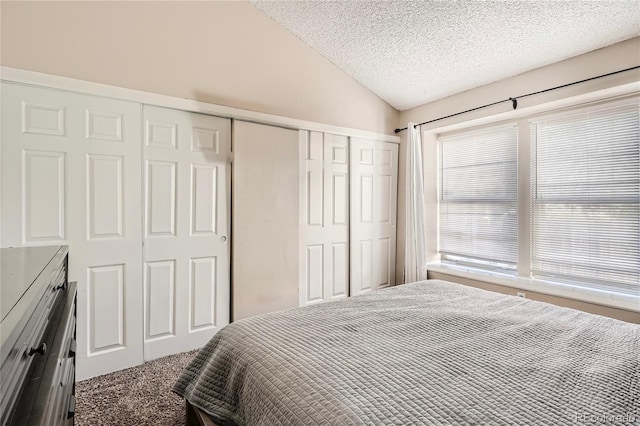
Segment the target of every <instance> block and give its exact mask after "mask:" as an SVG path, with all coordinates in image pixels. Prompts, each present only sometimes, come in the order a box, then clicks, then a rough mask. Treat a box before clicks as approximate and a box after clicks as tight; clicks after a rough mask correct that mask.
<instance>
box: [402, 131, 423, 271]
mask: <svg viewBox="0 0 640 426" xmlns="http://www.w3.org/2000/svg"><path fill="white" fill-rule="evenodd" d="M414 126H415V124H414V123H409V125H408V126H407V168H406V169H407V180H406V183H407V184H406V191H407V196H406V200H407V201H406V203H407V209H406V216H405V223H406V232H405V236H406V238H405V248H404V282H405V283H410V282H414V281H421V280H426V279H427V257H426V241H425V240H426V232H425V223H424V222H425V219H424V180H423V179H424V175H423V173H422V139H421V137H420V128H419V127H418V128H416V127H414Z"/></svg>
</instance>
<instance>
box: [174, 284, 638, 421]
mask: <svg viewBox="0 0 640 426" xmlns="http://www.w3.org/2000/svg"><path fill="white" fill-rule="evenodd" d="M174 392H176V393H177V394H179V395H181V396H182V397H184V398H185V399H186V400H187V402H188V405H190V406H192V407H190V408H191V409H192V410H193V407H195V410H196V411H197V412H198V413H206V414H207V415H208V416H209V419H208V420H211V421H213V422H214V423H215V424H218V425H221V426H222V425H378V424H385V425H407V424H420V425H488V424H492V425H493V424H495V425H524V424H529V425H543V424H544V425H569V424H572V425H573V424H603V423H612V424H613V423H615V424H629V425H632V424H638V423H640V325H636V324H630V323H625V322H622V321H617V320H614V319H610V318H605V317H600V316H596V315H591V314H587V313H584V312H580V311H576V310H572V309H566V308H560V307H557V306H554V305H550V304H546V303H541V302H535V301H531V300H527V299H523V298H518V297H513V296H507V295H502V294H498V293H493V292H488V291H484V290H480V289H476V288H472V287H467V286H463V285H459V284H454V283H449V282H446V281H440V280H428V281H422V282H417V283H412V284H405V285H401V286H397V287H393V288H388V289H383V290H379V291H376V292H373V293H370V294H366V295H362V296H357V297H353V298H348V299H342V300H338V301H335V302H329V303H323V304H318V305H312V306H307V307H304V308H298V309H291V310H287V311H282V312H276V313H271V314H266V315H261V316H257V317H253V318H248V319H244V320H240V321H236V322H234V323H232V324H230V325H228V326H227V327H225V328H223V329H222V330H221V331H220V332H219V333H218V334H216V335H215V336H214V338H213V339H212V340H211V341H210V342H209V343H208V344H207V345H206V346H205V347H204V348H203V349H202V350H200V352H199V353H198V354H197V355H196V357H195V359H194V360H193V361H192V363H191V364H190V365H189V366H188V367H187V368H186V369H185V370H184V372H183V373H182V375H181V377H180V378H179V379H178V381H177V383H176V384H175V386H174Z"/></svg>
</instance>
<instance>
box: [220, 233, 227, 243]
mask: <svg viewBox="0 0 640 426" xmlns="http://www.w3.org/2000/svg"><path fill="white" fill-rule="evenodd" d="M220 241H222V242H223V243H224V242H225V241H227V237H226V235H223V236H222V237H220Z"/></svg>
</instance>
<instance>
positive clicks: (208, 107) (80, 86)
mask: <svg viewBox="0 0 640 426" xmlns="http://www.w3.org/2000/svg"><path fill="white" fill-rule="evenodd" d="M0 75H2V80H3V81H10V82H14V83H23V84H30V85H37V86H44V87H48V88H52V89H60V90H69V91H72V92H80V93H82V94H87V95H94V96H102V97H106V98H115V99H120V100H127V101H133V102H138V103H141V104H147V105H155V106H162V107H167V108H174V109H180V110H183V111H189V112H199V113H203V114H209V115H216V116H220V117H227V118H235V119H238V120H245V121H250V122H254V123H259V124H270V125H276V126H281V127H286V128H291V129H294V130H298V129H306V130H314V131H318V132H328V133H334V134H337V135H344V136H352V137H358V138H363V139H373V140H379V141H385V142H392V143H397V144H399V143H400V137H399V136H393V135H386V134H384V133H376V132H368V131H364V130H358V129H352V128H349V127H341V126H332V125H329V124H323V123H316V122H313V121H306V120H298V119H295V118H289V117H283V116H280V115H274V114H265V113H262V112H255V111H249V110H245V109H240V108H232V107H227V106H223V105H216V104H210V103H207V102H200V101H194V100H191V99H184V98H176V97H173V96H166V95H159V94H156V93H149V92H143V91H140V90H134V89H127V88H124V87H117V86H111V85H108V84H101V83H94V82H91V81H85V80H77V79H74V78H68V77H61V76H57V75H51V74H44V73H39V72H35V71H27V70H22V69H18V68H11V67H6V66H0Z"/></svg>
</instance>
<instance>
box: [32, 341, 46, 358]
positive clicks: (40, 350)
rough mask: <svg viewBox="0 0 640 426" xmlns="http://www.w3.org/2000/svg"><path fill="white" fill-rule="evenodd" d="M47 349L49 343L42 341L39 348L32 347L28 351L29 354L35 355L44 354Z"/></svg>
mask: <svg viewBox="0 0 640 426" xmlns="http://www.w3.org/2000/svg"><path fill="white" fill-rule="evenodd" d="M46 351H47V344H46V343H44V342H42V343H40V346H38V347H37V348H30V349H29V350H28V351H27V356H33V355H35V354H40V355H44V353H45V352H46Z"/></svg>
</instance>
